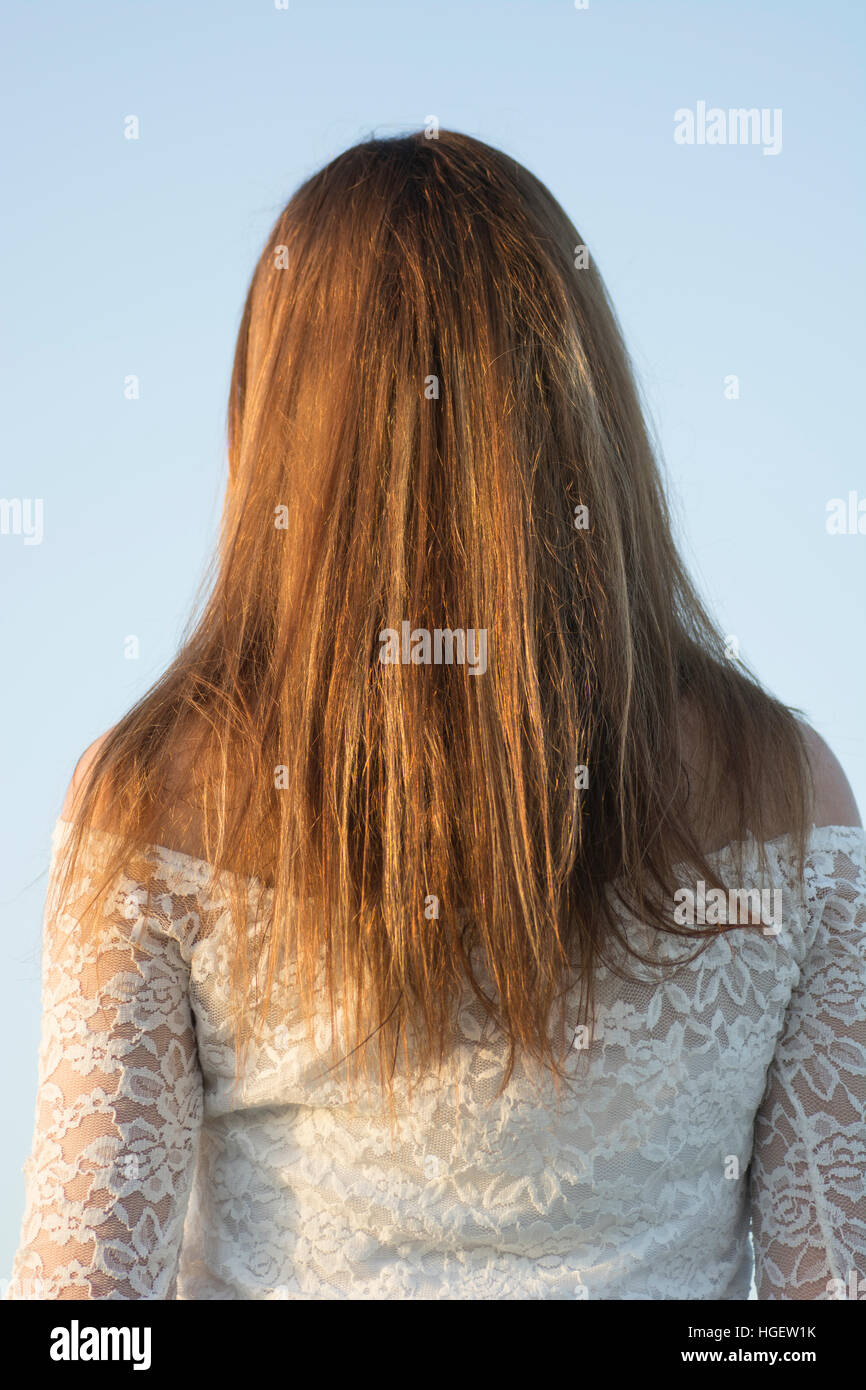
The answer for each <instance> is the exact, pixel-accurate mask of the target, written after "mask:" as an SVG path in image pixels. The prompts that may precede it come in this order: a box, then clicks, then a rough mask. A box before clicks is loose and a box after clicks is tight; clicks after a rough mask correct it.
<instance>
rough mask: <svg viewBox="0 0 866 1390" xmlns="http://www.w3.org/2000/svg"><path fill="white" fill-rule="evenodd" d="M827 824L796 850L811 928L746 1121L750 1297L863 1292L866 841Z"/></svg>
mask: <svg viewBox="0 0 866 1390" xmlns="http://www.w3.org/2000/svg"><path fill="white" fill-rule="evenodd" d="M829 829H830V832H831V833H827V832H826V831H825V832H824V833H823V834H822V832H820V831H819V832H815V834H816V835H817V836H819V837H821V838H820V839H819V841H818V843H819V846H821V847H819V848H816V849H813V850H812V852H811V853H810V855H809V858H808V861H807V895H808V899H809V902H810V911H811V914H812V916H813V921H814V919H817V927H814V925H813V926H812V927H811V928H810V944H809V947H808V950H807V953H806V956H805V959H804V961H803V965H802V968H801V974H800V980H799V983H798V985H797V987H796V988H795V990H794V993H793V995H792V997H791V1001H790V1004H789V1006H788V1013H787V1017H786V1021H785V1027H784V1031H783V1033H782V1036H781V1038H780V1039H779V1043H778V1045H777V1049H776V1054H775V1056H774V1058H773V1062H772V1064H771V1066H770V1069H769V1074H768V1080H767V1088H766V1091H765V1094H764V1098H763V1101H762V1104H761V1107H760V1109H759V1111H758V1115H757V1119H756V1125H755V1143H754V1150H753V1156H752V1168H751V1200H752V1231H753V1238H754V1246H755V1282H756V1287H757V1293H758V1298H760V1299H822V1300H824V1299H835V1298H863V1297H864V1296H866V1118H864V1117H866V841H864V834H863V831H862V830H860V829H854V828H851V829H847V830H846V829H840V828H838V827H833V828H829ZM812 932H813V933H814V935H812Z"/></svg>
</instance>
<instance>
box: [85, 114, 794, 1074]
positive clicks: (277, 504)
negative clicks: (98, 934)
mask: <svg viewBox="0 0 866 1390" xmlns="http://www.w3.org/2000/svg"><path fill="white" fill-rule="evenodd" d="M688 730H692V731H695V730H697V734H696V736H695V737H694V738H692V737H691V735H689V741H688V746H687V742H686V732H687V731H688ZM695 749H699V754H697V755H696V754H695V753H694V750H695ZM190 750H192V751H190ZM734 765H735V766H736V778H735V779H734V780H733V781H731V780H729V779H730V773H731V770H732V767H733V766H734ZM179 768H180V769H182V777H179V776H178V769H179ZM690 772H691V777H690V775H689V774H690ZM696 777H699V778H700V786H701V795H700V797H699V798H697V800H696V796H695V778H696ZM690 792H691V794H690ZM106 803H108V804H110V807H111V818H112V823H113V827H114V828H116V829H118V830H119V831H120V832H121V835H122V837H123V840H124V842H125V843H127V844H128V843H130V842H136V843H138V844H144V843H146V842H148V840H151V841H153V840H159V839H163V840H164V839H165V838H166V831H165V826H166V825H167V824H171V825H174V826H177V825H179V824H181V823H183V822H184V817H185V816H186V817H187V821H188V823H189V824H191V825H193V826H194V827H195V836H196V842H197V843H200V846H201V853H202V856H203V857H205V858H207V859H208V860H209V862H211V863H212V864H214V865H215V866H217V867H221V868H229V869H233V870H235V871H237V872H239V873H240V874H242V875H255V876H257V877H258V878H259V879H260V880H262V882H264V883H266V884H268V885H269V886H271V887H272V889H273V900H272V908H273V911H272V916H271V919H270V922H269V925H268V926H267V927H266V928H265V927H263V928H262V930H261V933H260V940H257V941H254V942H253V943H252V945H251V944H250V937H249V934H248V933H246V934H245V929H244V927H243V924H242V923H240V921H239V923H238V956H237V964H238V984H239V990H240V992H241V993H242V994H243V997H244V998H246V999H249V998H250V994H249V991H248V985H249V980H250V978H251V976H252V975H254V974H255V975H256V978H257V979H258V980H262V979H263V980H264V981H265V987H264V994H261V992H259V993H257V996H256V997H257V999H259V1003H257V1004H256V1006H255V1007H252V1006H250V1007H249V1008H247V1009H246V1010H245V1011H244V1012H243V1018H242V1023H241V1030H243V1029H244V1028H248V1027H251V1026H252V1023H253V1021H254V1018H255V1017H256V1016H259V1015H260V1014H261V1012H262V1010H263V1009H264V1007H265V1003H264V998H265V996H266V995H267V993H268V988H269V985H270V982H271V980H272V978H273V975H274V971H275V969H276V968H277V964H278V961H279V959H280V957H281V955H282V953H283V952H286V951H289V952H291V954H292V955H293V956H294V957H295V958H296V960H297V962H298V964H299V979H300V981H301V982H302V988H303V989H304V990H305V992H306V993H305V997H306V998H307V999H308V1000H309V1001H310V1004H311V1007H312V1000H313V997H314V993H315V987H316V986H315V982H316V980H319V979H320V978H321V971H322V970H324V972H325V977H326V980H327V987H328V990H329V991H330V993H331V997H332V999H336V998H337V996H338V995H339V998H340V1000H341V1002H343V1003H344V1004H345V1007H346V1011H347V1020H348V1023H347V1031H346V1036H345V1038H344V1043H345V1046H346V1047H347V1048H351V1047H354V1046H356V1045H357V1046H358V1047H359V1050H360V1051H361V1052H363V1050H364V1045H365V1043H364V1040H365V1039H366V1038H367V1037H371V1036H372V1037H374V1038H375V1039H376V1045H377V1047H378V1048H379V1052H380V1059H385V1061H384V1062H383V1067H384V1070H385V1071H386V1072H387V1070H388V1067H389V1066H390V1062H389V1061H388V1059H390V1058H392V1056H393V1052H394V1047H395V1046H396V1045H397V1043H398V1041H399V1040H400V1039H401V1038H402V1039H404V1040H405V1038H406V1036H407V1035H408V1033H409V1032H411V1035H412V1038H413V1049H414V1052H413V1055H414V1056H415V1058H416V1060H417V1061H418V1062H419V1063H420V1064H423V1063H425V1062H427V1061H430V1060H432V1059H433V1058H434V1057H436V1056H437V1055H441V1054H442V1053H444V1052H445V1051H447V1046H448V1036H449V1028H450V1020H451V1018H452V1015H453V1008H454V1005H455V1002H456V1000H457V998H458V995H459V993H460V991H461V989H462V988H463V987H464V985H465V980H466V978H467V976H468V977H469V979H470V981H471V980H473V979H475V980H476V985H477V988H478V989H479V990H480V988H481V986H480V984H478V983H477V978H476V972H475V968H474V965H473V961H474V960H475V959H478V960H482V961H483V962H484V965H485V969H486V971H487V972H488V976H489V978H490V979H491V980H492V983H493V990H492V993H491V994H490V995H489V996H485V998H486V999H487V1004H488V1005H489V1007H490V1010H491V1013H492V1014H493V1015H494V1017H495V1018H496V1019H497V1021H498V1023H499V1025H500V1026H501V1027H502V1029H503V1030H504V1032H505V1034H506V1036H507V1038H508V1041H509V1043H510V1045H511V1049H512V1054H515V1053H516V1052H518V1051H523V1052H526V1053H527V1054H531V1055H534V1056H537V1057H540V1058H542V1059H544V1060H546V1061H553V1060H554V1053H555V1051H556V1049H555V1046H554V1044H553V1043H552V1042H551V1020H552V1017H553V1012H554V1006H555V1003H556V1000H557V999H558V998H560V996H561V992H562V988H563V983H564V981H565V980H566V979H568V978H572V977H571V976H570V975H569V971H570V970H571V969H572V968H573V967H575V966H576V967H577V968H578V971H579V978H580V980H581V982H582V987H583V990H584V997H585V999H586V1000H588V999H589V995H590V994H591V982H592V977H593V972H594V970H595V967H596V966H597V964H598V961H599V960H600V959H601V957H602V956H603V954H604V952H605V949H606V943H608V942H609V941H610V939H611V937H612V935H613V934H615V933H616V931H617V925H616V915H615V913H614V911H613V909H612V906H611V899H610V891H609V888H610V885H611V884H614V883H616V884H617V885H618V887H619V891H620V894H621V896H622V897H623V899H624V900H625V901H626V902H627V903H628V904H629V905H630V906H631V907H632V908H633V909H634V910H635V911H638V912H640V913H641V914H642V915H643V917H644V919H645V920H647V921H649V922H651V923H653V924H654V925H656V926H658V927H659V928H660V929H661V930H670V929H671V927H672V922H671V917H670V911H671V909H670V894H671V889H672V883H673V870H674V867H675V865H677V864H679V863H684V862H687V863H691V864H693V865H694V866H695V867H696V869H697V870H700V871H701V873H702V875H703V877H705V878H706V879H708V880H711V879H712V875H713V870H712V867H711V866H710V865H708V864H707V862H706V859H705V856H704V850H705V848H706V847H707V845H706V838H705V832H706V833H711V832H710V828H709V824H708V821H707V815H706V808H707V807H708V806H713V807H721V806H724V808H725V810H724V816H723V818H722V819H723V824H724V835H725V836H726V837H728V838H731V839H734V838H744V837H745V836H746V834H747V833H753V834H755V835H756V836H757V837H758V838H759V839H761V838H766V837H767V835H768V832H769V829H770V828H771V826H773V825H777V824H778V823H783V824H784V826H785V828H786V829H787V828H792V829H794V830H797V831H798V832H800V834H801V835H802V830H803V827H804V825H805V821H806V816H807V782H806V776H805V773H804V764H803V757H802V748H801V740H800V736H799V733H798V728H797V724H796V721H795V720H794V718H793V716H792V715H791V713H790V712H789V711H787V710H786V709H785V708H784V707H782V706H781V705H779V704H777V703H776V702H775V701H773V700H771V699H770V697H769V696H767V695H766V694H765V693H764V692H763V691H761V689H760V688H759V686H758V685H757V683H756V682H755V681H754V680H753V679H752V678H751V677H750V676H749V675H748V674H747V673H746V672H745V671H744V670H743V669H742V668H738V667H737V666H736V665H735V664H733V663H731V662H730V661H729V660H727V659H726V654H725V649H724V644H723V642H722V640H721V638H720V636H719V634H718V632H717V631H716V630H715V628H714V627H713V625H712V623H711V622H710V620H709V619H708V617H707V615H706V613H705V612H704V610H703V608H702V606H701V603H700V602H699V600H698V598H697V596H696V594H695V592H694V590H693V588H692V586H691V584H690V582H689V580H688V577H687V576H686V574H685V572H684V569H683V567H682V565H681V563H680V561H679V559H678V556H677V552H676V548H675V546H674V543H673V540H672V536H671V529H670V522H669V517H668V513H667V509H666V505H665V501H664V497H663V493H662V489H661V486H660V481H659V475H658V471H657V468H656V464H655V461H654V458H653V454H652V450H651V447H650V443H649V440H648V437H647V432H646V429H645V425H644V421H643V418H642V413H641V409H640V406H639V402H638V398H637V393H636V390H635V386H634V383H633V380H632V376H631V371H630V367H629V364H628V360H627V356H626V353H625V350H624V347H623V344H622V341H621V337H620V333H619V330H618V328H617V325H616V321H615V318H614V315H613V313H612V310H611V308H610V305H609V303H608V300H607V297H606V293H605V290H604V286H603V284H602V281H601V279H600V277H599V275H598V272H597V271H596V269H595V265H594V261H593V259H592V256H591V254H590V253H589V252H588V251H587V250H586V248H585V247H584V246H583V244H582V240H581V238H580V236H579V234H578V232H577V231H576V229H575V228H574V227H573V226H572V224H571V223H570V221H569V220H568V218H567V217H566V215H565V213H564V212H563V211H562V209H561V208H560V207H559V205H558V204H557V203H556V201H555V200H554V198H553V197H552V196H551V194H550V193H549V192H548V191H547V189H546V188H545V187H544V186H543V185H542V184H541V183H539V182H538V180H537V179H535V178H534V177H533V176H532V175H531V174H530V173H528V172H527V171H526V170H525V169H524V168H522V167H521V165H519V164H518V163H517V162H516V161H515V160H513V159H511V158H509V157H507V156H506V155H504V154H502V153H500V152H499V151H497V150H495V149H492V148H491V147H490V146H487V145H485V144H482V143H481V142H479V141H477V140H474V139H471V138H469V137H467V136H464V135H459V134H455V133H451V132H448V131H441V132H439V134H438V137H437V138H427V137H426V136H425V135H423V134H418V135H412V136H408V137H405V138H400V139H390V140H371V141H369V142H367V143H364V144H361V145H358V146H357V147H355V148H353V149H350V150H348V151H346V152H345V153H344V154H342V155H340V156H339V157H338V158H337V159H335V160H334V161H333V162H332V163H331V164H329V165H328V166H327V167H326V168H325V169H323V170H322V171H321V172H319V173H317V174H316V175H315V176H314V177H312V178H311V179H309V180H308V182H306V183H305V184H304V185H303V186H302V187H301V188H300V189H299V191H298V192H297V193H296V194H295V195H294V197H293V198H292V199H291V201H290V202H289V203H288V205H287V206H286V208H285V210H284V211H283V213H282V214H281V216H280V217H279V219H278V220H277V223H276V225H275V227H274V229H273V232H272V234H271V236H270V238H269V239H268V243H267V245H266V247H265V249H264V251H263V253H262V256H261V259H260V261H259V263H258V266H257V267H256V270H255V274H254V276H253V281H252V285H251V287H250V291H249V295H248V298H247V302H246V306H245V309H244V314H243V320H242V324H241V330H240V335H239V339H238V345H237V352H236V357H235V366H234V372H233V379H232V386H231V400H230V409H229V485H228V491H227V498H226V507H225V514H224V520H223V531H222V538H221V544H220V551H219V559H218V566H217V570H216V575H215V579H214V583H213V588H212V591H211V594H210V597H209V598H208V601H207V603H206V605H205V607H204V609H203V612H202V614H201V616H200V618H199V619H198V621H197V623H196V625H195V626H194V628H193V629H192V631H191V634H190V636H189V638H188V640H187V642H186V643H185V645H184V647H183V649H182V650H181V652H180V654H179V656H178V658H177V660H176V661H175V663H174V665H173V666H172V667H171V669H170V670H169V671H168V673H167V674H166V676H165V677H164V678H163V680H162V681H161V682H160V683H159V685H157V687H156V688H155V689H154V690H153V691H151V692H150V693H149V694H148V695H147V696H146V697H145V698H144V700H143V701H142V702H141V703H140V704H139V705H138V706H137V707H136V709H135V710H133V711H132V712H131V713H130V714H129V715H128V716H126V718H125V719H124V720H122V721H121V722H120V724H119V725H118V726H117V727H116V728H115V729H114V730H113V731H112V732H111V734H110V735H109V736H108V738H107V739H106V741H105V744H104V746H103V748H102V751H101V754H100V757H99V759H98V761H97V765H96V768H95V774H94V776H93V777H91V778H90V779H89V783H88V787H87V790H86V795H85V798H84V800H83V802H82V810H81V819H82V820H83V821H84V822H86V821H87V820H88V819H89V818H91V817H92V816H93V814H94V810H95V807H96V806H97V804H106ZM780 817H781V821H780ZM721 824H722V821H720V826H721ZM259 950H260V951H261V956H260V957H257V954H256V953H257V952H258V951H259ZM476 953H477V955H476ZM257 959H259V960H264V961H266V967H262V966H260V965H259V966H257V964H256V961H257ZM380 1045H381V1046H380Z"/></svg>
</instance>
